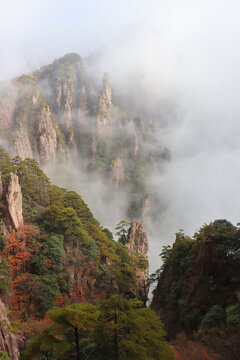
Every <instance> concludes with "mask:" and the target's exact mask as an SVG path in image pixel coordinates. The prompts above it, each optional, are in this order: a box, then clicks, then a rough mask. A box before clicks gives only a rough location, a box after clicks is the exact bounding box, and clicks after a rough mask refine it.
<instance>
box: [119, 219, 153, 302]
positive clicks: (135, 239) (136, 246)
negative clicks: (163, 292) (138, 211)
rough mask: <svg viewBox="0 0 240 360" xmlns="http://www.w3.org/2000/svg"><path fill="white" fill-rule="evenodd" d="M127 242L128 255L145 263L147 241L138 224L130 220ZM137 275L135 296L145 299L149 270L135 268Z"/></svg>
mask: <svg viewBox="0 0 240 360" xmlns="http://www.w3.org/2000/svg"><path fill="white" fill-rule="evenodd" d="M128 237H129V241H128V242H127V244H126V245H125V246H126V248H127V249H128V252H129V254H133V255H136V256H137V257H138V258H142V259H145V260H146V261H147V259H148V258H147V254H148V239H147V234H146V232H145V230H144V228H143V226H142V224H141V223H140V222H138V221H137V220H135V219H134V220H132V222H131V227H130V229H129V236H128ZM136 274H137V277H138V279H137V284H138V285H137V288H136V296H138V297H139V298H141V299H147V297H148V292H149V285H148V279H149V268H148V266H146V267H145V268H141V267H139V266H138V267H136Z"/></svg>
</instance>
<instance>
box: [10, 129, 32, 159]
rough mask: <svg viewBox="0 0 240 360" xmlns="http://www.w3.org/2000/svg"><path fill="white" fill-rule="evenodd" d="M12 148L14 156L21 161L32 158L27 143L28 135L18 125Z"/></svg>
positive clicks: (30, 149)
mask: <svg viewBox="0 0 240 360" xmlns="http://www.w3.org/2000/svg"><path fill="white" fill-rule="evenodd" d="M14 148H15V150H14V153H15V155H17V156H19V157H20V158H21V159H23V160H24V159H26V158H32V157H33V152H32V148H31V144H30V141H29V137H28V133H27V130H26V129H25V128H24V126H23V125H22V124H20V126H19V128H18V130H17V134H16V139H15V143H14Z"/></svg>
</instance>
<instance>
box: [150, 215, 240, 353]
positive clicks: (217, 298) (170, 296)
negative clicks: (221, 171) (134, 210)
mask: <svg viewBox="0 0 240 360" xmlns="http://www.w3.org/2000/svg"><path fill="white" fill-rule="evenodd" d="M239 251H240V230H239V228H237V227H235V226H233V225H232V224H231V223H230V222H228V221H227V220H216V221H214V222H213V223H210V224H209V225H205V226H203V227H202V228H201V229H200V230H199V232H197V233H196V234H195V235H194V238H190V237H187V236H185V235H184V234H183V233H182V232H179V233H177V238H176V242H175V243H174V245H173V247H170V246H168V247H164V249H163V252H162V259H163V265H162V267H161V269H160V273H159V279H158V284H157V287H156V289H155V290H154V296H153V301H152V305H151V306H152V308H153V309H155V310H156V311H158V312H160V313H161V314H162V316H163V319H164V322H165V324H166V327H167V330H168V333H169V335H170V336H171V337H172V338H174V337H175V336H176V335H177V334H179V333H183V332H185V333H186V334H187V335H188V336H189V337H190V339H194V338H195V340H201V342H202V343H203V344H205V345H208V347H210V348H211V349H212V350H214V351H215V352H216V353H217V354H220V358H221V359H228V360H229V359H237V358H238V355H239V351H240V349H239V337H240V332H239V331H240V321H239V319H240V307H239V294H240V273H239V264H240V257H239ZM183 341H185V342H186V343H187V338H186V337H185V340H183ZM182 346H183V347H184V344H183V343H182ZM185 348H186V346H185ZM183 358H184V357H183ZM184 359H185V358H184ZM196 359H197V357H196Z"/></svg>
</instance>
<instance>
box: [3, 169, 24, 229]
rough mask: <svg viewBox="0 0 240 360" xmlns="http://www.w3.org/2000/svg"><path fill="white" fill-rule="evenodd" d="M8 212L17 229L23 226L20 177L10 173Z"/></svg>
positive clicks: (7, 196)
mask: <svg viewBox="0 0 240 360" xmlns="http://www.w3.org/2000/svg"><path fill="white" fill-rule="evenodd" d="M6 200H7V204H8V211H9V214H10V217H11V220H12V224H13V226H14V228H15V229H17V228H18V227H19V226H21V225H23V215H22V191H21V187H20V185H19V181H18V176H17V175H16V174H14V173H10V177H9V183H8V189H7V193H6Z"/></svg>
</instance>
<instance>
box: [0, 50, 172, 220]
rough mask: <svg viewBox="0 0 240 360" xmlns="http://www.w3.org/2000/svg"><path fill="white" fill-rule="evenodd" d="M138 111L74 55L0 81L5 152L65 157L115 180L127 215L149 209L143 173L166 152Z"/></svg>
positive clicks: (44, 159) (45, 160)
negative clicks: (132, 114)
mask: <svg viewBox="0 0 240 360" xmlns="http://www.w3.org/2000/svg"><path fill="white" fill-rule="evenodd" d="M114 101H115V102H116V103H117V102H118V101H117V98H116V97H115V100H114ZM119 103H121V102H119ZM122 107H123V108H124V106H122ZM137 116H138V114H136V115H135V118H134V117H133V118H132V117H131V118H130V117H129V116H128V114H126V113H124V112H123V111H122V110H121V108H119V107H117V106H116V105H115V104H114V103H113V96H112V89H111V86H110V83H109V79H108V76H107V74H104V78H103V83H102V87H101V89H99V88H98V87H97V86H96V85H95V84H94V81H93V80H92V79H91V78H89V77H88V76H87V75H86V73H85V70H84V66H83V61H82V59H81V57H80V56H79V55H77V54H67V55H65V56H64V57H62V58H60V59H58V60H55V61H54V62H53V63H52V64H50V65H47V66H44V67H42V68H41V69H39V70H37V71H35V72H34V73H32V74H29V75H22V76H20V77H19V78H16V79H14V81H13V82H12V84H11V85H8V86H7V85H5V86H1V96H0V135H1V137H2V138H3V139H4V140H6V139H9V140H8V146H9V148H10V151H11V155H13V156H16V155H17V156H19V157H21V158H22V159H25V158H34V159H36V160H37V161H39V162H40V164H41V165H47V164H51V167H52V166H53V165H54V164H56V163H59V162H61V161H64V162H66V161H67V162H68V163H71V164H73V166H74V167H75V168H78V169H79V171H80V172H84V173H86V172H87V173H88V177H89V181H91V179H92V180H93V179H95V178H96V177H97V178H100V179H102V180H104V182H106V183H107V184H109V186H111V185H114V188H115V189H116V188H118V190H117V191H118V192H119V193H121V194H124V196H125V197H126V199H127V204H126V205H125V207H126V212H127V214H128V217H129V218H130V219H132V218H133V217H138V218H141V217H143V216H145V217H146V216H147V215H148V213H149V210H150V206H149V202H150V201H149V198H150V197H151V192H152V190H150V189H149V188H148V181H147V178H148V173H149V172H150V171H152V170H153V169H156V168H157V167H158V166H163V164H164V163H165V161H168V160H169V157H170V155H169V151H168V150H167V149H166V148H165V147H163V146H162V145H161V143H160V142H159V139H158V138H157V136H156V132H155V130H154V126H153V124H152V122H151V118H150V116H149V117H146V118H143V119H141V118H139V117H137ZM157 202H158V201H156V200H155V203H157ZM146 203H147V206H146ZM152 204H153V203H152ZM152 206H153V205H152ZM153 212H154V211H153Z"/></svg>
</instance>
